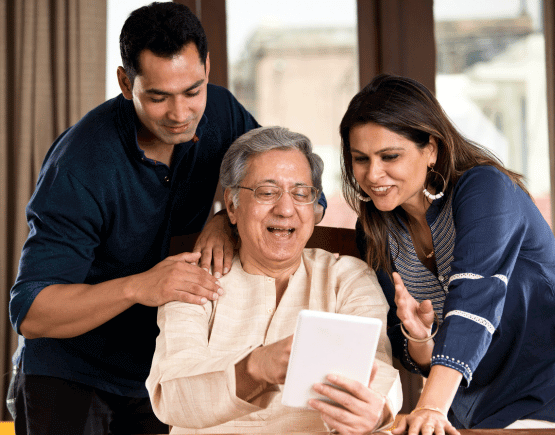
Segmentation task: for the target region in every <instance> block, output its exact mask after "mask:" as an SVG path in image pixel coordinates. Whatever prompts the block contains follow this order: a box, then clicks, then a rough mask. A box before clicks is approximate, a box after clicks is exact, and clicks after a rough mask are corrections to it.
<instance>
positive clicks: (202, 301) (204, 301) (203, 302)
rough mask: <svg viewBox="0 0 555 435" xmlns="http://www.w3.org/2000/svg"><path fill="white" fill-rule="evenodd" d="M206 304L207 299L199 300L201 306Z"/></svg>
mask: <svg viewBox="0 0 555 435" xmlns="http://www.w3.org/2000/svg"><path fill="white" fill-rule="evenodd" d="M206 302H208V299H206V298H201V299H200V303H201V304H205V303H206Z"/></svg>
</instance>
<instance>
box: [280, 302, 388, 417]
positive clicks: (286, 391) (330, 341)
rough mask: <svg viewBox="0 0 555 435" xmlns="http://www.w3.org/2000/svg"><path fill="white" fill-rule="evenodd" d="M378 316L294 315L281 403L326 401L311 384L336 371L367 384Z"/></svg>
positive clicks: (305, 405)
mask: <svg viewBox="0 0 555 435" xmlns="http://www.w3.org/2000/svg"><path fill="white" fill-rule="evenodd" d="M381 327H382V322H381V320H380V319H373V318H369V317H359V316H351V315H346V314H337V313H327V312H322V311H312V310H302V311H301V312H300V313H299V316H298V318H297V326H296V328H295V335H294V337H293V344H292V349H291V356H290V357H289V365H288V367H287V375H286V378H285V385H284V387H283V397H282V403H283V404H284V405H286V406H291V407H296V408H307V409H311V408H310V407H309V406H308V400H309V399H312V398H316V399H321V400H326V401H328V402H329V401H330V400H329V399H328V398H327V397H324V396H321V395H319V394H317V393H316V392H315V391H314V390H313V389H312V386H313V385H314V384H315V383H316V382H326V376H327V375H329V374H338V375H341V376H345V377H347V378H350V379H353V380H356V381H359V382H360V383H362V384H363V385H368V382H369V381H370V374H371V372H372V364H373V362H374V355H375V354H376V348H377V346H378V340H379V337H380V329H381Z"/></svg>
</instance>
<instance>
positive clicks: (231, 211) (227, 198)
mask: <svg viewBox="0 0 555 435" xmlns="http://www.w3.org/2000/svg"><path fill="white" fill-rule="evenodd" d="M224 203H225V208H226V209H227V216H228V217H229V221H230V222H231V224H232V225H236V224H237V217H236V216H235V206H234V205H233V195H232V194H231V190H230V189H226V190H225V192H224Z"/></svg>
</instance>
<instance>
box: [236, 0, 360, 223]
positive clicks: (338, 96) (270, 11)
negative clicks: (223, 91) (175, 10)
mask: <svg viewBox="0 0 555 435" xmlns="http://www.w3.org/2000/svg"><path fill="white" fill-rule="evenodd" d="M226 10H227V32H228V36H227V37H228V65H229V89H230V90H231V91H232V92H233V94H234V95H235V96H236V97H237V98H238V99H239V101H241V103H242V104H243V105H244V106H245V107H246V108H247V109H248V110H249V111H250V112H251V113H252V114H253V115H254V116H255V117H256V119H257V121H258V122H259V123H260V124H262V125H281V126H284V127H287V128H289V129H291V130H293V131H296V132H299V133H303V134H305V135H306V136H308V137H309V138H310V140H311V141H312V143H313V145H314V150H315V152H316V153H318V154H319V155H320V157H322V159H323V160H324V167H325V169H324V177H323V185H324V192H325V194H326V197H327V199H328V203H329V206H328V211H327V212H326V216H325V217H324V220H323V221H322V225H326V226H336V227H350V228H354V224H355V221H356V215H355V213H354V212H353V211H352V210H351V209H350V208H349V206H348V205H347V204H346V203H345V201H344V199H343V197H342V195H341V169H340V136H339V123H340V122H341V118H342V117H343V114H344V113H345V110H346V109H347V105H348V104H349V101H350V100H351V98H352V97H353V96H354V95H355V94H356V93H357V92H358V90H359V84H358V83H359V81H358V50H357V33H356V24H357V20H356V0H348V1H344V2H341V7H340V8H339V7H338V3H337V1H330V0H317V1H316V0H280V1H279V2H261V1H259V0H227V1H226ZM292 11H294V13H292Z"/></svg>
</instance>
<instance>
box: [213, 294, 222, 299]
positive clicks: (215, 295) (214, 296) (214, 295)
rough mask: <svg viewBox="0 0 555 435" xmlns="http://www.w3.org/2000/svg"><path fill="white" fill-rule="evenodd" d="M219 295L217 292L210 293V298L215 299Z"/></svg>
mask: <svg viewBox="0 0 555 435" xmlns="http://www.w3.org/2000/svg"><path fill="white" fill-rule="evenodd" d="M219 297H220V295H219V294H218V293H212V299H214V300H216V299H218V298H219Z"/></svg>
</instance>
